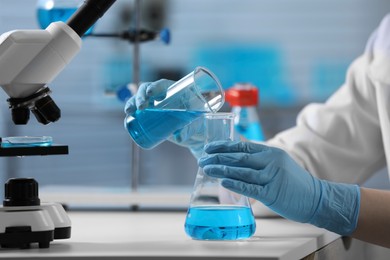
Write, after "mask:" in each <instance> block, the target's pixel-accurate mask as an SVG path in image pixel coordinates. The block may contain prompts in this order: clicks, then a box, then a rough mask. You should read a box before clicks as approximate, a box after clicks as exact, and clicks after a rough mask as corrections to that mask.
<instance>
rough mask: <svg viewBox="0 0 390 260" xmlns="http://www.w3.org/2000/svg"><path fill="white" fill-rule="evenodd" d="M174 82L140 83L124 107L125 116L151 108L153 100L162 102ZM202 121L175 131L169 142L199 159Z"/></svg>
mask: <svg viewBox="0 0 390 260" xmlns="http://www.w3.org/2000/svg"><path fill="white" fill-rule="evenodd" d="M173 83H175V81H172V80H167V79H160V80H158V81H155V82H146V83H142V84H141V85H140V86H139V88H138V91H137V93H136V95H134V96H132V97H131V98H130V99H129V100H128V101H127V102H126V105H125V113H126V115H134V114H135V112H136V111H137V110H142V109H146V108H150V107H153V103H154V101H155V100H157V101H160V100H163V99H164V98H165V96H166V92H167V89H168V87H169V86H171V85H172V84H173ZM204 133H205V131H204V120H203V118H202V117H201V118H199V119H197V120H195V121H194V122H192V123H191V124H189V125H187V126H185V127H184V128H183V129H181V130H179V131H176V132H175V133H174V134H173V135H172V136H170V137H169V139H168V140H169V141H171V142H173V143H175V144H177V145H180V146H184V147H187V148H189V149H190V151H191V152H192V154H193V155H194V156H195V157H196V158H199V157H200V156H201V154H202V152H203V146H204V140H205V135H204Z"/></svg>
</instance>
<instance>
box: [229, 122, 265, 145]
mask: <svg viewBox="0 0 390 260" xmlns="http://www.w3.org/2000/svg"><path fill="white" fill-rule="evenodd" d="M235 128H236V131H237V132H238V133H239V134H240V135H242V136H243V137H245V138H246V139H248V140H252V141H264V140H265V138H264V134H263V129H262V128H261V125H260V124H259V123H258V122H252V123H249V124H246V125H240V124H239V125H236V126H235Z"/></svg>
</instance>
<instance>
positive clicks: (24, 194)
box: [0, 0, 115, 248]
mask: <svg viewBox="0 0 390 260" xmlns="http://www.w3.org/2000/svg"><path fill="white" fill-rule="evenodd" d="M114 2H115V0H86V1H85V2H84V4H83V5H82V6H81V7H80V8H78V10H77V11H76V13H75V14H74V15H73V16H72V17H71V18H70V19H69V20H68V21H67V23H64V22H54V23H52V24H50V25H49V26H48V27H47V28H46V29H45V30H15V31H10V32H6V33H4V34H2V35H1V36H0V86H1V87H2V88H3V89H4V91H5V92H6V94H7V95H8V96H9V99H8V100H7V101H8V103H9V108H10V109H11V111H12V120H13V122H14V123H15V124H18V125H24V124H27V122H28V120H29V118H30V111H31V112H32V113H33V114H34V116H35V117H36V119H37V120H38V122H40V123H42V124H44V125H46V124H48V123H51V122H55V121H57V120H58V119H59V118H60V117H61V111H60V109H59V108H58V106H57V105H56V104H55V103H54V101H53V100H52V98H51V97H50V93H51V90H50V89H49V88H48V87H47V85H46V84H48V83H50V82H51V81H52V80H53V79H54V78H55V77H56V76H57V75H58V74H59V73H60V72H61V71H62V69H63V68H64V67H65V66H66V65H67V64H68V63H69V62H70V61H71V60H72V58H73V57H74V56H75V55H76V54H77V53H78V51H79V50H80V48H81V38H80V37H81V36H83V35H84V33H85V32H86V31H87V30H88V29H89V28H90V27H91V26H92V25H93V24H94V23H95V22H96V21H97V20H98V19H99V18H100V17H101V16H102V15H103V14H104V13H105V12H106V11H107V10H108V9H109V8H110V7H111V5H112V4H113V3H114ZM1 143H2V142H1V138H0V156H30V155H53V154H68V146H66V145H54V144H50V145H45V146H40V145H21V146H15V147H13V146H3V145H1ZM70 233H71V223H70V220H69V218H68V216H67V214H66V212H65V210H64V208H63V207H62V205H60V204H56V203H40V200H39V197H38V183H37V182H36V181H35V180H34V179H32V178H19V179H10V180H9V181H8V182H7V183H6V184H5V198H4V201H3V206H2V207H0V246H1V247H7V248H29V247H30V244H31V243H38V244H39V247H40V248H48V247H49V246H50V242H51V241H53V239H66V238H69V237H70Z"/></svg>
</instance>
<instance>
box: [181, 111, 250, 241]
mask: <svg viewBox="0 0 390 260" xmlns="http://www.w3.org/2000/svg"><path fill="white" fill-rule="evenodd" d="M203 119H204V120H205V121H204V125H205V131H206V143H208V142H211V141H218V140H233V131H234V130H233V119H234V114H233V113H210V114H205V115H204V117H203ZM255 230H256V223H255V218H254V216H253V213H252V208H251V206H250V203H249V199H248V197H245V196H243V195H240V194H237V193H234V192H231V191H229V190H227V189H225V188H224V187H223V186H222V185H221V180H220V179H218V178H213V177H209V176H207V175H205V174H204V172H203V169H202V168H199V169H198V173H197V175H196V179H195V184H194V189H193V192H192V195H191V200H190V206H189V208H188V211H187V216H186V220H185V232H186V233H187V235H188V236H189V237H191V238H193V239H196V240H240V239H247V238H249V237H251V236H252V235H253V234H254V232H255Z"/></svg>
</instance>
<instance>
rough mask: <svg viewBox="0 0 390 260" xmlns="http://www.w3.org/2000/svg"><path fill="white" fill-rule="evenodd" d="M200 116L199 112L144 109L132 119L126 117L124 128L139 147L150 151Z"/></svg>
mask: <svg viewBox="0 0 390 260" xmlns="http://www.w3.org/2000/svg"><path fill="white" fill-rule="evenodd" d="M202 114H203V112H199V111H185V110H163V109H161V110H160V109H145V110H139V111H137V112H136V114H135V116H134V117H131V116H129V117H127V118H126V120H125V126H126V129H127V131H128V132H129V134H130V136H131V137H132V138H133V140H134V141H135V142H136V143H137V144H138V145H139V146H140V147H142V148H144V149H151V148H153V147H155V146H156V145H158V144H160V143H162V142H163V141H165V140H166V139H167V138H168V137H169V136H170V135H171V134H173V133H174V132H175V131H177V130H180V129H182V128H183V127H184V126H186V125H188V124H189V123H191V122H192V121H194V120H195V119H196V118H198V117H200V116H201V115H202Z"/></svg>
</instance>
